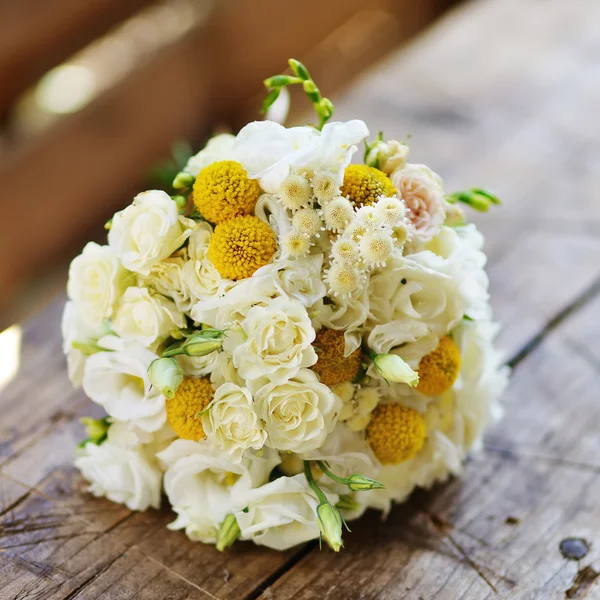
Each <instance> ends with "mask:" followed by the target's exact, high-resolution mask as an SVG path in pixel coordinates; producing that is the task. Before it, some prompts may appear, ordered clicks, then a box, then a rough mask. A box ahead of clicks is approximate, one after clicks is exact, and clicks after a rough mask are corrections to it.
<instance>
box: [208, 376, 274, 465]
mask: <svg viewBox="0 0 600 600" xmlns="http://www.w3.org/2000/svg"><path fill="white" fill-rule="evenodd" d="M202 427H203V429H204V432H205V433H206V437H207V438H208V441H209V442H210V443H211V444H215V446H217V447H218V448H220V449H221V450H223V451H224V452H225V453H227V454H228V455H230V456H231V457H232V458H233V459H234V460H241V459H242V456H243V454H244V451H245V450H248V449H250V448H252V449H254V450H260V448H262V447H263V445H264V443H265V439H266V437H267V433H266V431H265V430H264V428H263V424H262V422H261V420H260V419H259V418H258V415H257V414H256V412H254V408H253V402H252V395H251V394H250V392H249V390H248V389H247V388H244V387H240V386H239V385H235V383H224V384H223V385H221V386H219V387H218V388H217V390H216V392H215V396H214V398H213V400H212V402H211V403H210V408H209V410H208V411H206V412H203V413H202Z"/></svg>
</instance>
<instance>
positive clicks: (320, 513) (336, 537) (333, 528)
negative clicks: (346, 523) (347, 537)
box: [317, 502, 343, 552]
mask: <svg viewBox="0 0 600 600" xmlns="http://www.w3.org/2000/svg"><path fill="white" fill-rule="evenodd" d="M317 521H318V523H319V530H320V531H321V535H322V536H323V539H324V540H325V541H326V542H327V544H328V545H329V547H330V548H331V549H332V550H333V551H334V552H339V551H340V548H341V547H342V545H343V544H342V515H341V514H340V511H339V510H338V509H337V508H335V507H333V506H331V504H329V502H323V503H321V504H319V506H317Z"/></svg>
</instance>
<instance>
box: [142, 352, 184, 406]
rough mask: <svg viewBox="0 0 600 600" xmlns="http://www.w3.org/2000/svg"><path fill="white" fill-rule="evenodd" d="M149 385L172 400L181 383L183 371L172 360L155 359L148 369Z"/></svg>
mask: <svg viewBox="0 0 600 600" xmlns="http://www.w3.org/2000/svg"><path fill="white" fill-rule="evenodd" d="M148 377H149V379H150V383H151V384H152V385H153V386H154V387H155V388H156V389H157V390H160V393H161V394H163V395H164V396H166V397H167V398H172V397H173V396H174V395H175V392H176V391H177V388H178V387H179V386H180V385H181V382H182V381H183V370H182V369H181V367H180V366H179V365H178V364H177V362H176V361H175V360H174V359H172V358H157V359H156V360H153V361H152V362H151V363H150V366H149V367H148Z"/></svg>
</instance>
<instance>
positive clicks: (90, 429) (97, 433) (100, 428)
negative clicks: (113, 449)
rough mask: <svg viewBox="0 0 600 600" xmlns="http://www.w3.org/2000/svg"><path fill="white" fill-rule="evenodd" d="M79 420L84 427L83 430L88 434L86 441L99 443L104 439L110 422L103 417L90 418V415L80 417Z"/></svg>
mask: <svg viewBox="0 0 600 600" xmlns="http://www.w3.org/2000/svg"><path fill="white" fill-rule="evenodd" d="M80 422H81V423H82V425H83V426H84V427H85V432H86V434H87V436H88V439H87V440H86V442H92V443H94V444H100V443H102V442H103V441H104V440H105V439H106V435H107V433H108V428H109V427H110V423H109V422H108V419H107V418H106V417H105V418H104V419H92V417H81V419H80Z"/></svg>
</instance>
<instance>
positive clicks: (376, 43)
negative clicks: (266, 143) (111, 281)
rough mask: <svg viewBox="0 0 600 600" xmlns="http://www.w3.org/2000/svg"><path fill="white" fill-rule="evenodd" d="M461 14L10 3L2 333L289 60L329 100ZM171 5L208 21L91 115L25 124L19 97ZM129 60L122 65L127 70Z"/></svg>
mask: <svg viewBox="0 0 600 600" xmlns="http://www.w3.org/2000/svg"><path fill="white" fill-rule="evenodd" d="M448 3H449V2H448V1H440V0H427V1H423V2H419V3H413V2H410V1H409V0H402V1H394V0H372V1H369V2H364V1H360V0H330V1H328V2H322V1H321V0H304V1H303V2H301V3H300V2H276V1H274V0H248V1H242V0H223V1H218V2H217V1H213V2H211V1H209V0H170V1H169V2H166V3H160V4H159V3H154V2H150V1H149V0H86V1H85V2H81V1H78V0H53V1H52V2H40V1H39V0H38V1H36V0H19V1H18V2H3V3H0V82H1V85H0V118H1V119H2V121H1V123H2V124H3V125H4V131H3V132H0V190H2V192H1V194H2V195H1V199H0V202H1V208H2V218H1V219H0V289H2V294H1V297H0V314H1V315H4V316H3V317H0V328H1V326H2V325H6V324H8V321H9V320H10V319H11V318H12V315H13V312H10V311H9V312H7V309H8V308H10V307H14V305H15V304H18V305H19V307H23V306H25V305H27V303H28V302H31V299H32V296H35V295H36V294H42V293H43V290H41V289H40V288H39V285H38V287H37V288H36V287H35V284H36V282H37V283H38V284H39V281H41V280H42V275H43V274H44V273H47V272H48V269H49V268H51V267H53V266H54V265H56V264H57V262H58V261H60V260H62V261H63V264H64V262H65V261H66V259H68V258H69V257H70V256H71V255H73V254H74V253H75V252H77V251H78V250H79V248H80V247H81V245H82V244H83V243H84V242H85V241H86V239H88V238H89V237H90V236H93V235H94V233H95V232H97V231H99V225H100V224H102V223H103V222H104V221H105V220H106V219H107V218H109V217H110V215H112V213H113V212H114V211H115V210H116V209H118V208H120V207H121V206H123V205H124V204H125V203H126V202H128V201H129V199H130V198H131V196H132V195H133V194H134V193H135V192H136V191H139V190H140V189H143V188H144V186H146V185H147V181H146V178H147V175H148V172H149V171H150V169H151V167H152V166H153V165H154V164H155V163H156V161H158V160H159V159H160V158H161V157H164V156H165V155H166V154H167V153H168V149H169V146H170V145H171V143H172V142H173V140H176V139H182V138H184V139H191V140H194V141H199V140H200V139H202V137H203V136H205V135H206V134H207V133H209V132H210V131H211V129H212V128H213V127H214V126H215V125H216V124H219V123H226V124H227V125H228V126H230V127H233V128H235V127H238V126H239V125H240V124H242V123H244V122H245V121H247V120H249V119H253V118H255V116H256V115H257V107H258V106H259V100H260V97H261V96H260V94H261V82H262V79H263V78H264V77H265V76H268V75H270V74H272V73H274V72H276V71H280V70H281V69H282V67H283V66H284V65H285V61H286V59H287V58H288V57H289V56H295V57H298V58H300V59H305V60H306V61H307V62H308V64H310V65H311V68H312V69H313V72H314V74H315V75H316V76H317V77H318V80H319V81H321V82H322V84H323V85H324V86H325V87H326V89H327V90H328V92H330V91H331V89H332V88H335V87H336V86H340V85H343V84H344V83H346V82H347V80H348V79H349V78H351V77H353V76H354V75H356V74H357V73H358V72H359V71H360V70H361V69H363V68H364V67H365V66H367V65H368V64H370V63H371V62H373V61H374V60H376V59H377V58H379V57H380V56H381V55H382V54H383V53H385V52H386V51H388V50H390V49H391V48H393V47H395V46H397V45H398V43H399V42H400V41H402V40H404V39H406V38H407V37H408V36H410V35H412V34H414V33H415V32H417V31H419V30H420V29H421V28H423V26H424V25H426V24H427V23H428V22H429V21H430V20H431V19H432V18H434V17H435V16H436V15H437V14H439V13H440V12H441V10H442V9H443V8H444V6H445V5H446V4H448ZM161 6H162V7H163V9H164V10H169V7H170V6H171V7H172V10H173V11H175V12H176V11H177V10H180V12H183V14H184V15H185V14H187V13H186V10H187V11H188V12H189V11H190V10H198V7H200V8H202V9H203V10H204V16H203V18H202V19H199V20H198V22H194V23H193V24H192V25H191V26H190V28H189V30H187V31H186V30H185V28H184V29H183V34H182V35H181V36H179V37H176V38H175V39H172V40H169V42H168V43H167V44H166V45H164V46H161V47H160V48H159V49H158V50H155V51H154V52H150V53H149V55H148V56H144V57H142V58H139V57H136V60H137V63H136V64H135V65H134V67H133V68H131V69H130V71H129V72H128V73H127V74H126V76H125V77H121V78H120V79H118V80H117V81H116V82H115V83H114V85H111V86H108V87H107V89H104V90H102V93H100V94H99V95H97V96H96V97H95V98H93V100H92V101H91V102H89V103H88V104H87V105H86V106H84V107H83V108H82V109H81V110H79V111H76V112H73V113H72V114H69V115H63V116H61V117H60V118H55V119H53V120H52V122H51V124H50V125H49V126H47V127H44V128H43V129H42V130H41V131H39V132H36V133H35V134H31V133H28V134H26V135H25V134H23V128H22V127H21V128H18V127H16V126H15V123H14V122H15V115H16V114H18V107H19V99H20V98H21V97H22V94H23V93H24V92H25V91H26V90H27V89H30V88H31V86H34V85H35V84H36V82H38V81H39V79H40V77H42V76H43V75H44V74H45V73H47V72H48V70H49V69H51V68H52V67H54V66H56V65H58V64H60V63H64V62H65V61H68V60H69V57H71V56H72V55H73V54H74V53H75V52H77V51H79V50H80V49H82V48H84V47H86V45H88V44H89V43H90V42H92V41H93V40H95V39H97V38H99V37H100V36H103V35H105V34H106V33H107V32H109V31H111V30H114V28H115V27H118V26H119V25H120V24H121V23H123V22H126V21H127V19H129V18H131V17H132V16H134V15H138V14H139V11H141V10H147V11H148V10H152V9H153V8H156V7H161ZM184 9H185V10H184ZM165 14H167V13H165ZM158 29H159V33H160V25H159V28H158ZM120 62H121V61H120V59H119V57H118V56H117V59H116V60H114V61H113V66H114V68H115V69H116V68H117V67H119V68H120V67H122V65H121V64H119V63H120ZM110 68H111V67H110V66H109V67H108V69H109V70H110ZM25 124H27V123H25ZM63 264H61V270H62V272H64V266H63ZM3 309H4V310H3Z"/></svg>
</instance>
